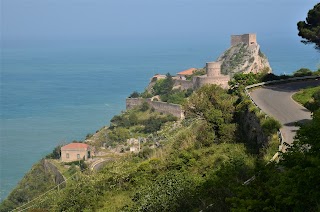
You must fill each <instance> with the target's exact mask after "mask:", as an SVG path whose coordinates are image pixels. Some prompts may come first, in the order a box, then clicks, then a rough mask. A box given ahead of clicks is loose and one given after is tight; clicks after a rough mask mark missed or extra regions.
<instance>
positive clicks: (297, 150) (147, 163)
mask: <svg viewBox="0 0 320 212" xmlns="http://www.w3.org/2000/svg"><path fill="white" fill-rule="evenodd" d="M312 74H314V73H312ZM270 78H271V79H273V78H283V77H282V76H280V77H279V76H275V75H271V74H260V75H253V74H236V75H235V78H234V80H233V81H231V82H230V85H231V86H232V89H230V90H229V91H226V90H223V89H222V88H220V87H219V86H216V85H210V86H204V87H202V88H200V89H198V90H197V91H195V92H194V93H192V94H191V95H190V96H189V97H188V98H185V97H184V101H183V102H184V105H183V107H184V110H185V112H186V119H185V120H183V121H178V120H177V119H176V118H174V117H172V116H168V115H164V114H160V113H157V112H156V111H155V110H154V109H153V108H151V107H150V106H149V105H148V104H147V103H144V104H142V105H141V106H139V107H137V108H135V109H133V110H129V111H126V112H123V113H121V114H120V115H117V116H114V117H113V118H112V120H111V124H110V127H107V128H102V129H101V130H100V131H99V133H100V134H101V135H102V137H101V140H100V138H99V140H98V141H99V142H100V141H101V142H100V143H99V142H98V143H96V144H95V145H96V146H97V147H99V146H105V147H107V146H109V147H112V148H117V147H121V148H122V151H121V152H123V153H122V156H121V157H119V158H118V159H116V160H113V161H110V162H109V163H108V164H107V165H106V166H105V167H104V168H103V169H102V170H100V171H99V172H91V171H89V170H87V169H85V167H83V170H82V171H80V169H75V167H74V166H75V164H73V165H71V167H70V168H69V169H70V170H71V171H70V170H67V171H66V174H68V176H69V178H68V179H69V180H68V182H67V186H66V188H64V189H60V190H58V189H53V190H52V191H50V192H48V193H47V194H46V195H45V196H43V197H42V198H41V199H36V200H35V201H33V202H30V203H29V204H26V205H24V206H23V208H29V207H30V208H29V209H30V211H32V210H34V211H200V210H202V211H230V210H233V211H250V210H251V211H262V210H265V211H292V210H298V211H299V210H300V209H302V208H305V209H307V210H309V211H312V210H313V211H316V210H319V204H318V202H317V201H318V199H319V197H320V196H319V195H320V194H319V188H318V187H317V186H318V185H319V184H320V182H319V179H320V178H319V173H320V172H319V171H320V170H319V147H318V145H319V138H320V135H319V131H317V129H318V128H319V127H320V126H319V123H320V122H319V121H320V112H319V110H317V111H315V112H314V120H313V122H312V123H310V124H308V125H305V126H303V127H302V128H301V130H300V131H299V132H298V136H297V140H296V142H295V145H294V146H293V147H292V148H291V149H290V151H289V152H287V153H286V154H283V155H282V160H280V162H279V163H278V164H275V163H268V162H269V160H270V159H271V158H272V156H273V154H274V153H276V151H277V148H278V143H277V135H276V132H277V130H278V128H279V127H280V124H279V123H278V122H277V121H276V120H274V119H272V118H270V117H267V118H266V117H265V115H264V114H263V113H262V112H261V111H258V109H257V108H256V107H254V106H253V105H252V103H251V101H250V100H249V99H248V97H247V96H246V95H245V94H244V92H243V87H244V86H245V85H249V84H253V83H258V82H261V81H268V80H270ZM161 90H162V88H161V86H159V88H158V91H157V92H159V94H160V93H161V92H163V90H162V91H161ZM163 93H165V92H163ZM169 93H171V92H170V91H169ZM248 114H251V115H252V116H253V117H255V120H256V121H257V123H258V124H259V125H260V127H261V129H258V128H255V129H254V130H253V131H252V132H253V133H256V134H263V135H264V137H265V138H267V142H266V143H262V144H261V143H260V144H259V145H257V143H258V142H257V140H256V139H253V140H252V139H251V138H249V135H248V131H247V130H246V128H244V127H243V126H244V125H247V123H245V122H246V116H248ZM251 121H252V120H251ZM249 127H250V124H249ZM311 132H316V133H311ZM253 137H254V138H256V137H257V136H255V135H254V136H253ZM129 138H144V140H143V142H142V143H141V151H140V152H139V153H129V152H128V148H129V146H128V144H127V139H129ZM317 142H318V143H317ZM306 144H307V145H306ZM308 146H311V149H310V148H306V147H308ZM58 149H59V148H56V149H55V150H54V151H53V153H52V154H51V155H50V157H52V158H54V157H57V155H58ZM266 164H268V165H266ZM31 176H33V175H31ZM252 176H255V178H254V180H253V181H251V183H249V184H248V185H244V184H243V183H244V182H245V181H246V180H248V179H250V178H252ZM51 177H52V176H51ZM27 178H28V179H29V181H27V183H24V181H22V183H21V185H26V186H22V187H19V188H18V190H17V189H16V190H15V191H13V192H12V193H11V194H10V196H9V198H8V200H6V201H4V202H3V203H2V204H1V206H0V211H9V210H12V209H14V208H16V207H17V206H19V205H21V203H27V202H28V201H30V200H31V199H34V197H36V196H38V195H39V194H41V193H43V191H45V190H49V188H51V187H52V186H53V185H52V184H47V185H46V187H39V188H40V189H34V190H36V191H37V192H36V193H33V194H32V195H30V196H29V197H28V199H21V197H24V194H25V193H24V192H25V191H26V190H27V189H29V187H28V186H30V185H31V184H33V183H34V182H32V180H31V181H30V179H31V177H27ZM32 179H33V178H32ZM36 179H38V178H36ZM39 179H41V178H39ZM47 180H48V181H49V180H50V178H47ZM51 181H52V180H51ZM42 182H43V181H42V180H38V182H37V183H40V185H43V184H42ZM304 188H307V189H304ZM296 199H301V200H303V201H304V202H299V201H296ZM20 200H21V201H20Z"/></svg>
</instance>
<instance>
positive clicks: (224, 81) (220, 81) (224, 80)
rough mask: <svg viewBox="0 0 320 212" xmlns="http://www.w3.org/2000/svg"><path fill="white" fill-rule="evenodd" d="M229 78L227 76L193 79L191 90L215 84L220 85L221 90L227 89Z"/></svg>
mask: <svg viewBox="0 0 320 212" xmlns="http://www.w3.org/2000/svg"><path fill="white" fill-rule="evenodd" d="M229 80H230V77H229V76H228V75H220V76H219V77H207V76H199V77H194V78H193V88H194V89H198V88H200V87H201V86H204V85H206V84H210V85H212V84H215V85H220V86H221V87H222V88H224V89H227V88H229V85H228V81H229Z"/></svg>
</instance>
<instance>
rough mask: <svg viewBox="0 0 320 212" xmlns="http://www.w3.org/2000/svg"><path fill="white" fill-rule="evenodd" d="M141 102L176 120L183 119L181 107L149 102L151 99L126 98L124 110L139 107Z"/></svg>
mask: <svg viewBox="0 0 320 212" xmlns="http://www.w3.org/2000/svg"><path fill="white" fill-rule="evenodd" d="M143 102H147V103H148V104H149V105H150V106H151V107H153V108H154V109H155V110H156V111H157V112H160V113H165V114H171V115H173V116H175V117H177V118H180V119H183V118H184V112H183V110H182V107H181V105H178V104H171V103H167V102H160V101H151V99H143V98H127V99H126V109H127V110H129V109H133V108H134V107H137V106H139V105H141V104H142V103H143Z"/></svg>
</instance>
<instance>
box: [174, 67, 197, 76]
mask: <svg viewBox="0 0 320 212" xmlns="http://www.w3.org/2000/svg"><path fill="white" fill-rule="evenodd" d="M195 70H197V69H196V68H189V69H187V70H184V71H181V72H179V73H178V74H179V75H192V74H193V72H194V71H195Z"/></svg>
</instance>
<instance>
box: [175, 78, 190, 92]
mask: <svg viewBox="0 0 320 212" xmlns="http://www.w3.org/2000/svg"><path fill="white" fill-rule="evenodd" d="M179 85H180V86H181V89H182V90H187V89H189V88H191V89H192V88H193V84H192V81H191V80H181V79H177V80H175V81H174V86H179Z"/></svg>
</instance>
